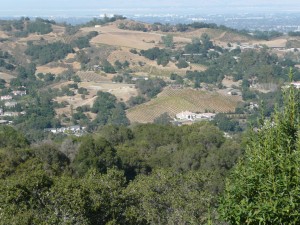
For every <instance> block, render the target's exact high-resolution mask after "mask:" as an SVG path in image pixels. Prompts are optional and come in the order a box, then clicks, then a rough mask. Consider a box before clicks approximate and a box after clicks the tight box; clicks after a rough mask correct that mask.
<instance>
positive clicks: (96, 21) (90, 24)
mask: <svg viewBox="0 0 300 225" xmlns="http://www.w3.org/2000/svg"><path fill="white" fill-rule="evenodd" d="M124 19H126V17H124V16H122V15H113V16H112V17H110V18H109V17H107V16H105V17H104V18H103V19H98V18H94V19H93V20H91V21H89V22H87V23H86V24H83V25H82V26H83V27H93V26H95V25H104V24H107V23H110V22H115V21H116V20H124Z"/></svg>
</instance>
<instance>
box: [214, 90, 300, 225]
mask: <svg viewBox="0 0 300 225" xmlns="http://www.w3.org/2000/svg"><path fill="white" fill-rule="evenodd" d="M285 97H286V99H285V105H284V108H283V111H276V112H275V114H274V115H273V116H272V117H271V118H270V119H262V124H261V126H260V127H259V129H258V131H257V132H256V133H255V134H252V136H251V139H250V142H249V144H248V146H247V150H246V153H245V158H244V160H243V161H241V162H240V163H238V165H237V166H236V168H235V169H234V170H233V173H232V174H231V176H230V178H229V180H228V182H227V184H226V189H225V193H224V195H223V198H222V199H221V207H220V212H221V213H222V215H223V218H224V219H225V220H226V221H228V222H229V223H230V224H299V222H300V213H299V202H300V198H299V196H300V190H299V186H300V180H299V177H300V174H299V163H300V154H299V153H300V151H299V137H298V133H299V100H298V99H299V92H298V90H295V89H294V88H293V87H292V88H289V89H288V90H287V93H286V95H285Z"/></svg>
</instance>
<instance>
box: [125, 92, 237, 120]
mask: <svg viewBox="0 0 300 225" xmlns="http://www.w3.org/2000/svg"><path fill="white" fill-rule="evenodd" d="M240 100H241V99H240V97H237V96H224V95H221V94H218V93H211V92H204V91H199V90H194V89H170V88H167V89H165V90H164V91H163V92H162V93H161V94H159V96H158V97H157V98H155V99H152V100H151V101H149V102H147V103H144V104H142V105H139V106H136V107H134V108H131V109H129V110H128V111H127V117H128V119H129V120H130V121H131V122H138V123H149V122H153V120H154V119H155V118H156V117H158V116H159V115H161V114H162V113H165V112H167V113H169V115H170V116H171V117H175V115H176V114H177V113H180V112H182V111H191V112H205V111H210V112H232V111H234V110H235V107H236V105H237V103H238V102H239V101H240Z"/></svg>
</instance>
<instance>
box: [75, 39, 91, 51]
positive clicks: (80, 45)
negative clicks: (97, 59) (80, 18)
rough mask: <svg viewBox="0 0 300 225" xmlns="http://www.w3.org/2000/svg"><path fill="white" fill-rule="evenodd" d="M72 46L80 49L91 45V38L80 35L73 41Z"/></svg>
mask: <svg viewBox="0 0 300 225" xmlns="http://www.w3.org/2000/svg"><path fill="white" fill-rule="evenodd" d="M72 46H73V47H77V48H79V49H82V48H87V47H90V39H89V38H88V37H79V38H77V39H76V40H74V41H73V42H72Z"/></svg>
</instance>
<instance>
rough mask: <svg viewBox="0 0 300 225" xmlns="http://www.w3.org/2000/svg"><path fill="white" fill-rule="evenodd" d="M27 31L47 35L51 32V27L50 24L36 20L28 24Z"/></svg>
mask: <svg viewBox="0 0 300 225" xmlns="http://www.w3.org/2000/svg"><path fill="white" fill-rule="evenodd" d="M27 31H28V32H29V33H38V34H48V33H50V32H52V27H51V24H50V23H47V22H46V21H44V20H43V19H38V18H37V19H36V20H35V22H29V23H28V25H27Z"/></svg>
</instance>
